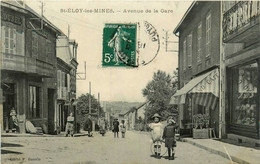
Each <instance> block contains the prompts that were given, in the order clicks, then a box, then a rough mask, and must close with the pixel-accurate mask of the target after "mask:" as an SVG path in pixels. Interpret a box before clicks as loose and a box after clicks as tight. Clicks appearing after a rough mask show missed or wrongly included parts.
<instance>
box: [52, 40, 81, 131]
mask: <svg viewBox="0 0 260 164" xmlns="http://www.w3.org/2000/svg"><path fill="white" fill-rule="evenodd" d="M77 47H78V44H77V43H76V41H75V40H71V39H69V38H68V37H67V36H66V35H61V36H59V37H58V40H57V50H56V52H57V104H56V105H57V108H56V112H55V116H56V117H55V126H56V127H55V130H56V131H57V133H59V132H60V131H65V127H66V122H67V117H68V116H69V114H70V113H71V112H72V113H73V114H74V119H75V121H74V123H75V126H74V128H75V131H76V130H77V124H76V123H77V112H76V105H77V101H76V73H77V67H78V62H77Z"/></svg>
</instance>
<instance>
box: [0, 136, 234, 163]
mask: <svg viewBox="0 0 260 164" xmlns="http://www.w3.org/2000/svg"><path fill="white" fill-rule="evenodd" d="M1 145H2V147H1V152H2V160H1V161H2V163H62V164H64V163H90V164H96V163H97V164H98V163H100V164H143V163H144V164H146V163H147V164H148V163H149V164H150V163H154V164H157V163H166V164H167V163H175V164H177V163H179V164H183V163H190V164H208V163H214V164H228V163H229V160H228V159H225V158H223V157H220V156H218V155H215V154H212V153H209V152H207V151H205V150H203V149H199V148H197V147H195V146H193V145H190V144H188V143H183V142H178V143H177V148H176V159H175V160H174V161H169V160H167V159H165V158H164V157H163V158H162V159H155V158H153V157H151V156H150V155H151V151H150V145H151V140H150V137H149V135H147V134H145V133H140V132H130V131H128V132H127V133H126V138H121V136H120V138H114V137H113V134H112V132H108V133H107V134H106V136H104V137H102V136H101V135H100V134H95V136H94V137H93V138H89V137H87V136H81V137H74V138H71V137H2V144H1ZM166 155H167V154H165V156H166Z"/></svg>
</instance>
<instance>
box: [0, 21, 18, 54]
mask: <svg viewBox="0 0 260 164" xmlns="http://www.w3.org/2000/svg"><path fill="white" fill-rule="evenodd" d="M2 28H3V31H4V32H3V33H2V35H4V36H2V37H3V39H4V40H3V43H4V46H3V47H4V48H3V52H4V53H7V54H16V29H15V28H12V27H6V26H2ZM10 57H11V56H10Z"/></svg>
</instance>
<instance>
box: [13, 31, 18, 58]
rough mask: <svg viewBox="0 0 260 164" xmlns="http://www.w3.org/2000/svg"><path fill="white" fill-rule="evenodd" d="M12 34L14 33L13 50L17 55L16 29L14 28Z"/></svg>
mask: <svg viewBox="0 0 260 164" xmlns="http://www.w3.org/2000/svg"><path fill="white" fill-rule="evenodd" d="M12 32H13V45H12V49H13V53H14V54H17V53H16V52H17V48H16V29H15V28H13V29H12Z"/></svg>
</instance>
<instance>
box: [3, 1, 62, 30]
mask: <svg viewBox="0 0 260 164" xmlns="http://www.w3.org/2000/svg"><path fill="white" fill-rule="evenodd" d="M1 4H6V5H10V6H12V7H15V8H18V9H19V10H24V11H27V12H29V13H31V14H33V15H35V16H36V17H38V18H41V16H40V15H39V14H38V13H36V12H35V11H34V10H33V9H32V8H30V7H29V6H28V5H26V3H25V2H21V1H19V2H18V1H2V2H1ZM43 20H44V21H45V23H47V24H48V25H49V26H50V27H51V29H52V30H54V31H55V32H57V33H59V34H63V32H62V31H61V30H60V29H59V28H58V27H56V26H55V25H54V24H52V23H51V22H50V21H49V20H48V19H47V18H46V17H44V16H43Z"/></svg>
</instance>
